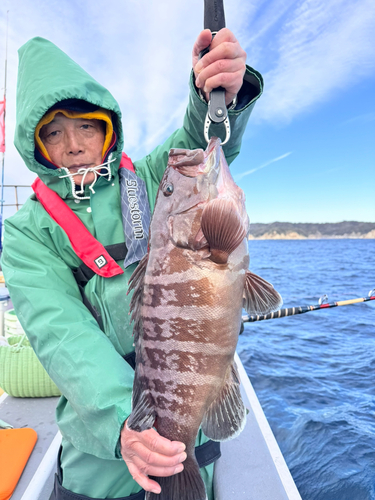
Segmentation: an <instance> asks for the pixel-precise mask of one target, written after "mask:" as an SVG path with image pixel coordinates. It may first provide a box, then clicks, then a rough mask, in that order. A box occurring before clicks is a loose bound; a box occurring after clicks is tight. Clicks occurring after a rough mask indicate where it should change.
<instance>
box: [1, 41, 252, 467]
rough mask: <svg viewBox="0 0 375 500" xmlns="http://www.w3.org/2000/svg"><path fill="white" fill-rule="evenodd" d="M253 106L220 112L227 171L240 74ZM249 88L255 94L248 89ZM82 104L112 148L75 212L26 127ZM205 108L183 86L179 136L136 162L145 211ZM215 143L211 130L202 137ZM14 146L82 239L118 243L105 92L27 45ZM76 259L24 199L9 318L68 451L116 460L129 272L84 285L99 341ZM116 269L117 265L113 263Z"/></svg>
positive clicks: (10, 230) (11, 252)
mask: <svg viewBox="0 0 375 500" xmlns="http://www.w3.org/2000/svg"><path fill="white" fill-rule="evenodd" d="M245 80H246V81H247V84H248V85H250V86H252V87H253V97H252V98H250V99H248V102H246V103H245V105H244V106H243V107H242V108H241V109H238V110H237V109H236V110H233V111H229V116H230V122H231V128H232V135H231V139H230V141H229V142H228V143H227V145H226V146H225V148H224V150H225V153H226V156H227V159H228V162H231V161H233V159H234V158H235V157H236V156H237V154H238V153H239V150H240V143H241V138H242V135H243V132H244V130H245V127H246V123H247V121H248V118H249V116H250V113H251V110H252V108H253V106H254V103H255V100H256V99H257V98H258V97H259V95H260V94H261V91H262V78H261V76H260V75H259V73H257V72H256V71H254V70H252V69H251V68H247V72H246V75H245ZM254 89H255V90H254ZM70 98H75V99H82V100H85V101H88V102H90V103H92V104H95V105H97V106H98V107H102V108H106V109H108V110H111V111H113V113H114V117H115V118H114V120H117V126H118V131H119V134H118V142H117V149H116V150H115V151H114V152H113V157H115V158H117V160H116V161H115V162H113V163H111V167H110V168H111V171H112V179H111V181H110V182H108V180H107V178H103V177H99V179H98V181H97V183H96V184H95V194H91V193H90V191H89V190H88V186H86V188H85V195H87V196H90V199H89V200H82V201H79V202H78V203H77V202H76V201H75V200H74V198H73V196H72V192H71V181H70V179H69V178H63V179H60V176H61V175H64V174H65V172H63V171H61V169H56V170H53V169H50V168H47V167H45V166H43V165H41V164H40V163H39V162H38V161H37V160H36V159H35V156H34V150H35V145H34V131H35V127H36V125H37V124H38V122H39V121H40V119H41V118H42V117H43V115H44V114H45V113H46V112H47V110H48V109H49V108H50V107H51V106H53V105H54V104H55V103H57V102H59V101H61V100H64V99H70ZM206 112H207V104H206V103H205V102H203V101H202V100H201V99H200V98H199V96H198V94H197V92H196V89H195V87H194V84H193V76H192V77H191V81H190V98H189V103H188V107H187V111H186V115H185V118H184V122H183V127H182V128H180V129H178V130H177V131H176V132H174V133H173V134H172V135H171V137H169V138H168V139H167V140H166V141H165V142H164V144H162V145H160V146H158V147H157V148H156V149H155V150H154V151H153V152H152V153H151V154H150V155H148V156H146V157H145V158H143V159H141V160H139V161H135V162H134V167H135V170H136V173H137V175H138V176H139V177H140V178H142V179H143V180H144V181H145V183H146V187H147V192H148V197H149V202H150V208H151V211H152V209H153V206H154V201H155V196H156V192H157V189H158V186H159V182H160V180H161V178H162V175H163V172H164V169H165V167H166V164H167V157H168V151H169V149H170V148H172V147H174V148H188V149H195V148H204V149H205V147H206V141H205V139H204V136H203V123H204V119H205V116H206ZM215 134H220V132H219V129H215V127H212V130H211V135H215ZM15 145H16V147H17V149H18V151H19V153H20V155H21V156H22V158H23V160H24V162H25V164H26V166H27V167H28V168H29V169H30V170H31V171H33V172H35V173H36V174H37V175H38V176H39V177H40V178H41V179H42V180H43V182H44V183H45V184H46V185H47V186H49V187H50V188H51V189H52V190H53V191H55V192H56V193H58V194H59V195H60V197H61V198H62V199H63V200H64V201H65V203H66V204H67V205H68V206H69V207H70V208H71V209H72V210H73V211H74V213H75V214H76V215H77V216H78V217H79V218H80V219H81V221H82V222H83V223H84V225H85V226H86V227H87V228H88V230H89V231H90V232H91V234H92V235H93V236H94V237H95V238H96V239H97V240H99V241H100V242H101V243H102V244H103V245H110V244H115V243H121V242H123V241H124V231H123V225H122V216H121V204H120V190H119V177H118V174H117V171H118V167H119V163H120V159H121V152H122V147H123V134H122V128H121V111H120V109H119V106H118V104H117V102H116V100H115V99H114V98H113V97H112V95H111V94H110V92H109V91H108V90H106V89H105V88H103V87H102V86H101V85H100V84H99V83H98V82H96V81H95V80H94V79H93V78H92V77H91V76H90V75H88V74H87V73H86V72H85V71H84V70H83V69H82V68H81V67H80V66H79V65H78V64H76V63H75V62H74V61H72V60H71V59H70V58H69V57H68V56H67V55H66V54H65V53H64V52H62V51H61V50H60V49H58V48H57V47H56V46H55V45H53V44H52V43H51V42H49V41H47V40H44V39H42V38H34V39H32V40H30V41H29V42H28V43H26V44H25V45H24V46H23V47H21V49H20V51H19V72H18V86H17V126H16V133H15ZM80 264H81V260H80V259H79V258H78V256H77V255H76V253H75V252H74V250H73V248H72V246H71V244H70V241H69V239H68V237H67V235H66V233H65V232H64V231H63V229H62V228H60V227H59V226H58V225H57V223H56V222H55V221H54V220H53V219H52V218H51V217H50V216H49V215H48V213H47V212H46V211H45V209H44V208H43V207H42V205H41V204H40V203H39V202H38V201H37V199H36V197H35V196H34V195H32V196H31V197H30V198H29V199H28V200H27V202H26V203H25V205H24V206H23V207H22V208H21V210H19V211H18V212H17V213H16V214H15V215H14V216H12V217H10V218H8V219H7V220H6V221H5V236H4V250H3V255H2V268H3V271H4V275H5V281H6V285H7V287H8V289H9V292H10V295H11V299H12V301H13V304H14V307H15V311H16V314H17V316H18V318H19V320H20V322H21V324H22V326H23V328H24V329H25V331H26V333H27V336H28V338H29V339H30V342H31V344H32V346H33V348H34V350H35V352H36V354H37V356H38V358H39V359H40V361H41V363H42V364H43V366H44V367H45V369H46V370H47V372H48V373H49V375H50V376H51V378H52V379H53V381H54V382H55V383H56V385H57V386H58V387H59V389H60V391H61V393H62V394H63V396H62V397H61V399H60V402H59V404H58V407H57V423H58V425H59V428H60V430H61V433H62V435H63V437H64V438H65V439H66V440H68V441H69V442H70V443H71V444H72V445H73V446H74V447H75V448H76V449H77V450H79V451H81V452H83V453H88V454H91V455H95V456H97V457H99V458H102V459H109V460H111V459H112V460H115V459H118V458H120V457H119V454H118V441H119V436H120V431H121V428H122V426H123V424H124V421H125V420H126V418H127V417H128V416H129V414H130V412H131V394H132V384H133V370H132V368H131V367H130V366H129V365H128V364H127V363H126V362H125V361H124V359H123V357H122V356H123V355H125V354H127V353H129V352H131V351H133V350H134V347H133V339H132V326H131V324H130V322H129V316H128V312H129V301H130V295H129V296H127V295H126V291H127V282H128V280H129V277H130V275H131V273H132V272H133V270H134V268H135V265H132V266H130V267H129V268H127V269H126V270H125V272H124V274H122V275H119V276H115V277H113V278H102V277H100V276H97V275H95V276H94V277H93V278H92V279H91V280H90V281H89V283H88V284H87V285H86V288H85V292H86V295H87V297H88V299H89V300H90V302H91V303H92V304H93V305H94V306H95V307H96V308H97V309H98V310H99V311H100V313H101V316H102V318H103V321H104V332H103V331H102V330H101V329H100V328H99V326H98V324H97V322H96V321H95V319H94V318H93V316H92V315H91V314H90V312H89V311H88V309H87V308H86V307H85V306H84V304H83V302H82V298H81V294H80V292H79V289H78V287H77V284H76V281H75V279H74V277H73V274H72V269H75V268H77V267H79V265H80ZM119 264H120V265H121V262H119Z"/></svg>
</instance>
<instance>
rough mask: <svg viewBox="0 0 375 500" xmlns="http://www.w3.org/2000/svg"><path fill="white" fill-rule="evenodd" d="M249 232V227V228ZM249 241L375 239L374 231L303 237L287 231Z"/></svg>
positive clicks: (267, 234) (252, 236)
mask: <svg viewBox="0 0 375 500" xmlns="http://www.w3.org/2000/svg"><path fill="white" fill-rule="evenodd" d="M250 231H251V227H250ZM248 239H249V240H358V239H361V240H371V239H375V230H372V231H369V232H368V233H366V234H360V233H350V234H339V235H338V234H332V235H326V234H320V233H314V234H309V235H308V236H305V235H303V234H300V233H297V232H296V231H289V232H286V233H277V232H276V231H271V232H267V233H264V234H262V235H261V236H254V235H252V234H250V235H249V237H248Z"/></svg>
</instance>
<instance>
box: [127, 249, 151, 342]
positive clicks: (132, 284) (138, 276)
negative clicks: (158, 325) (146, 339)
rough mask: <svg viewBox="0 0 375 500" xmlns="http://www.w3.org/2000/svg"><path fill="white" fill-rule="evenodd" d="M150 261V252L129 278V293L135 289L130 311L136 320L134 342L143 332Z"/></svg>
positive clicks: (132, 318) (132, 317)
mask: <svg viewBox="0 0 375 500" xmlns="http://www.w3.org/2000/svg"><path fill="white" fill-rule="evenodd" d="M147 262H148V253H146V255H145V256H144V257H143V258H142V259H141V260H140V261H139V264H138V266H137V267H136V268H135V270H134V272H133V274H132V275H131V276H130V279H129V283H128V284H129V288H128V292H127V293H129V292H130V291H131V290H134V292H133V296H132V298H131V301H130V306H129V311H130V313H132V315H131V318H130V321H133V320H134V326H133V335H134V343H136V342H137V340H138V338H139V336H140V335H141V333H142V317H141V307H142V297H143V284H144V278H145V274H146V268H147Z"/></svg>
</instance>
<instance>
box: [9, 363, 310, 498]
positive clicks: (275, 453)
mask: <svg viewBox="0 0 375 500" xmlns="http://www.w3.org/2000/svg"><path fill="white" fill-rule="evenodd" d="M236 361H237V364H238V367H239V371H240V376H241V381H242V384H241V391H242V396H243V399H244V402H245V405H246V407H247V408H248V410H249V413H248V415H247V423H246V426H245V429H244V430H243V432H242V433H241V435H240V436H238V437H237V438H235V439H233V440H230V441H227V442H224V443H222V457H221V458H220V459H219V460H218V461H217V463H216V465H215V476H214V490H215V500H301V496H300V494H299V492H298V490H297V487H296V485H295V483H294V481H293V478H292V476H291V474H290V472H289V469H288V467H287V465H286V463H285V460H284V457H283V456H282V454H281V451H280V449H279V447H278V445H277V442H276V440H275V437H274V436H273V434H272V431H271V429H270V426H269V424H268V422H267V420H266V417H265V415H264V413H263V410H262V408H261V406H260V403H259V401H258V399H257V397H256V394H255V392H254V389H253V387H252V385H251V383H250V380H249V379H248V377H247V375H246V372H245V370H244V368H243V366H242V363H241V361H240V360H239V358H238V356H236ZM57 401H58V398H35V399H34V398H13V397H10V396H7V395H6V394H4V395H3V396H1V397H0V419H1V420H4V421H5V422H7V423H9V424H11V425H12V426H13V427H16V428H19V427H30V428H32V429H34V430H35V431H36V432H37V433H38V441H37V443H36V445H35V448H34V450H33V452H32V454H31V456H30V459H29V461H28V463H27V465H26V467H25V469H24V471H23V474H22V476H21V478H20V481H19V482H18V484H17V487H16V489H15V491H14V493H13V495H12V500H48V499H49V496H50V493H51V491H52V486H53V477H54V473H55V469H56V456H57V451H58V448H59V446H60V442H61V435H60V433H59V431H58V428H57V425H56V422H55V408H56V405H57Z"/></svg>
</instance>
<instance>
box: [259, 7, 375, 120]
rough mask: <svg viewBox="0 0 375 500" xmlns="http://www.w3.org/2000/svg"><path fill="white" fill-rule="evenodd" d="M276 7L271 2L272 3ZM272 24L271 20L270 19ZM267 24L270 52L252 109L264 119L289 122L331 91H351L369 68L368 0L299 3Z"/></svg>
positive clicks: (373, 63)
mask: <svg viewBox="0 0 375 500" xmlns="http://www.w3.org/2000/svg"><path fill="white" fill-rule="evenodd" d="M274 5H275V7H276V3H274ZM276 21H277V20H276ZM282 21H283V22H282V23H279V24H277V26H276V28H275V23H273V24H272V26H271V27H270V30H271V28H272V31H270V30H267V31H265V32H264V34H263V36H262V37H261V38H260V39H258V40H257V44H260V45H262V43H263V42H264V41H265V39H266V38H267V37H270V38H271V39H272V48H271V50H269V52H268V53H267V46H268V44H267V43H266V44H265V47H266V49H265V51H263V52H262V54H261V55H262V56H263V57H264V60H265V61H266V63H265V66H267V63H268V62H269V61H271V67H268V68H267V69H266V71H265V72H264V78H265V82H266V83H265V93H264V96H263V98H262V99H261V101H260V102H259V105H258V106H257V108H256V115H257V117H258V118H261V119H262V120H266V121H281V122H288V121H291V120H292V119H293V118H294V117H295V116H297V115H299V114H300V113H302V112H305V111H306V110H308V109H311V108H312V107H313V106H314V105H316V104H318V103H322V102H324V101H326V100H328V99H329V98H331V97H332V96H333V95H334V93H335V92H337V91H340V90H341V89H346V88H349V87H351V88H352V89H353V92H355V84H356V83H358V81H359V80H360V79H361V78H363V77H364V76H367V75H369V74H371V73H373V71H374V68H375V44H374V43H373V36H374V31H375V3H374V2H373V1H372V0H357V1H348V0H337V1H335V2H327V1H326V0H305V1H300V2H295V5H293V6H292V7H289V10H288V11H287V12H286V14H285V16H283V17H282Z"/></svg>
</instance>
